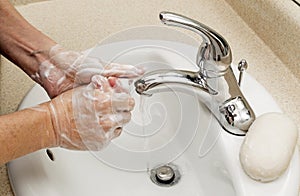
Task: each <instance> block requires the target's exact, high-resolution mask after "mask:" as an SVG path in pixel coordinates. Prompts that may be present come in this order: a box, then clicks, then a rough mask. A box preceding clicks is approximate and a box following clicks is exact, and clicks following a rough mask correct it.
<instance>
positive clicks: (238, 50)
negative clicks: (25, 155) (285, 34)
mask: <svg viewBox="0 0 300 196" xmlns="http://www.w3.org/2000/svg"><path fill="white" fill-rule="evenodd" d="M228 1H229V0H228ZM28 2H29V1H28V0H27V1H26V3H28ZM124 2H125V1H121V0H103V1H99V0H90V1H85V0H77V1H73V0H57V1H42V2H36V0H34V3H29V4H26V5H18V6H17V9H18V10H19V11H20V13H21V14H22V15H23V16H24V17H25V18H26V19H27V20H28V21H30V22H31V23H32V24H33V25H34V26H36V27H37V28H38V29H40V30H41V31H42V32H44V33H46V34H47V35H49V36H50V37H51V38H53V39H54V40H56V41H57V42H58V43H60V44H61V45H63V46H64V47H66V48H69V49H73V50H84V49H87V48H90V47H93V46H94V45H95V44H96V43H97V42H99V41H100V40H102V39H103V38H105V37H107V36H109V35H111V34H113V33H116V32H119V31H121V30H124V29H128V28H131V27H136V26H141V25H161V24H160V22H159V20H158V13H159V12H160V11H163V10H166V11H173V12H177V13H181V14H183V15H186V16H189V17H191V18H194V19H196V20H198V21H201V22H202V23H204V24H206V25H208V26H210V27H212V28H213V29H215V30H216V31H217V32H219V33H220V34H222V35H223V36H224V37H225V38H226V39H227V41H228V42H229V44H230V46H231V49H232V51H233V63H234V64H237V63H238V62H239V61H240V60H241V59H242V58H245V59H246V60H247V61H248V63H249V69H248V70H247V71H248V73H250V74H251V75H252V76H253V77H254V78H255V79H256V80H257V81H259V82H260V83H261V84H262V85H263V86H264V87H265V88H266V89H267V90H268V91H269V92H270V93H271V95H272V96H273V97H274V99H275V100H276V101H277V103H278V104H279V105H280V107H281V108H282V110H283V111H284V112H285V113H287V114H288V115H289V116H290V117H291V118H292V119H293V120H294V121H295V122H296V123H297V125H298V127H300V102H299V97H300V75H299V73H300V71H299V70H300V67H299V66H292V67H291V66H289V65H290V64H291V63H289V62H287V59H286V58H282V57H281V56H282V55H279V53H280V52H278V50H276V51H275V50H274V49H273V47H272V45H271V44H269V42H268V40H267V39H264V37H263V36H261V34H260V33H259V32H257V31H255V28H253V27H252V25H251V24H250V23H247V18H245V17H244V16H243V15H242V14H241V16H240V15H239V14H238V13H239V12H236V11H235V10H234V9H233V8H232V7H231V6H230V5H229V4H228V3H227V2H226V1H224V0H221V1H220V0H211V1H205V0H183V1H179V0H178V1H173V0H166V1H158V0H151V1H140V0H127V1H126V4H125V3H124ZM233 7H234V8H235V9H237V8H236V5H233ZM268 9H272V8H268ZM287 12H288V10H287ZM46 13H47V14H46ZM291 20H292V19H291ZM258 22H259V21H258ZM249 24H250V25H249ZM277 25H278V24H277ZM279 25H280V24H279ZM250 26H251V27H252V28H250ZM296 27H297V28H299V27H300V24H299V23H298V22H296ZM279 28H280V26H279ZM273 34H274V36H275V33H274V32H272V31H270V32H269V36H273ZM278 39H283V38H278ZM283 41H284V40H283ZM298 41H299V40H298ZM299 45H300V44H296V46H298V47H296V48H294V50H293V52H295V54H300V48H299ZM274 51H275V52H274ZM293 60H294V59H293ZM297 60H300V59H299V55H298V58H297ZM293 63H295V62H293ZM297 63H298V62H297ZM298 65H299V63H298ZM295 70H296V71H295ZM33 84H34V83H33V82H32V81H31V80H30V78H28V77H27V76H26V75H25V74H24V73H23V72H22V71H20V70H19V69H18V68H16V67H15V66H14V65H12V64H11V63H9V62H8V61H7V60H6V59H5V58H3V57H1V64H0V114H6V113H10V112H14V111H15V110H16V109H17V107H18V105H19V103H20V101H21V100H22V98H23V97H24V96H25V94H26V92H27V91H28V90H30V88H31V87H32V85H33ZM0 195H13V193H12V191H11V188H10V183H9V181H8V177H7V172H6V166H4V165H3V166H2V167H1V168H0Z"/></svg>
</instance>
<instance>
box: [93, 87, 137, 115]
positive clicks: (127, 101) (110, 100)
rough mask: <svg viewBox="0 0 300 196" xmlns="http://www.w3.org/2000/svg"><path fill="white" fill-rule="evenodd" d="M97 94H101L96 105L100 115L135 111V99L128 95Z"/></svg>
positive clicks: (96, 100)
mask: <svg viewBox="0 0 300 196" xmlns="http://www.w3.org/2000/svg"><path fill="white" fill-rule="evenodd" d="M95 94H99V95H97V97H96V99H95V103H94V107H95V110H96V111H97V113H98V114H109V113H116V112H128V111H131V110H133V108H134V105H135V102H134V99H133V98H132V97H130V95H129V94H127V93H113V94H109V93H102V92H96V93H95Z"/></svg>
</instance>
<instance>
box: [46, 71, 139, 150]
mask: <svg viewBox="0 0 300 196" xmlns="http://www.w3.org/2000/svg"><path fill="white" fill-rule="evenodd" d="M133 107H134V100H133V98H131V97H130V95H129V94H128V92H126V90H125V89H123V88H122V87H121V85H120V83H119V81H118V80H117V79H116V78H105V77H103V76H100V75H95V76H93V77H92V79H91V83H90V84H89V85H87V86H81V87H78V88H75V89H73V90H70V91H67V92H65V93H63V94H61V95H60V96H57V97H56V98H54V99H53V100H52V101H51V102H50V104H49V108H50V111H51V112H50V113H51V119H52V123H53V128H54V132H55V135H56V142H57V144H56V146H60V147H64V148H68V149H77V150H100V149H102V148H103V147H105V146H106V145H107V144H108V143H109V142H110V140H112V139H113V138H115V137H117V136H118V135H120V133H121V129H122V126H123V125H124V124H126V123H127V122H129V120H130V117H131V114H130V111H131V110H132V109H133Z"/></svg>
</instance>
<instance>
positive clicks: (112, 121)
mask: <svg viewBox="0 0 300 196" xmlns="http://www.w3.org/2000/svg"><path fill="white" fill-rule="evenodd" d="M130 118H131V114H130V112H120V113H116V114H110V115H105V116H102V117H101V118H100V119H99V124H100V126H101V127H102V129H103V131H105V132H109V131H111V130H115V129H116V128H117V127H123V125H125V124H126V123H128V122H129V121H130Z"/></svg>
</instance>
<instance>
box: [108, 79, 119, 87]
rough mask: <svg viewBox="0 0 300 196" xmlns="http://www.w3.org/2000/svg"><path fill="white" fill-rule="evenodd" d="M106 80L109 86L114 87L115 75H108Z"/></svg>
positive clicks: (115, 82)
mask: <svg viewBox="0 0 300 196" xmlns="http://www.w3.org/2000/svg"><path fill="white" fill-rule="evenodd" d="M107 80H108V82H109V84H110V86H111V87H115V86H116V84H117V82H118V80H117V78H115V77H109V78H108V79H107Z"/></svg>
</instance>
